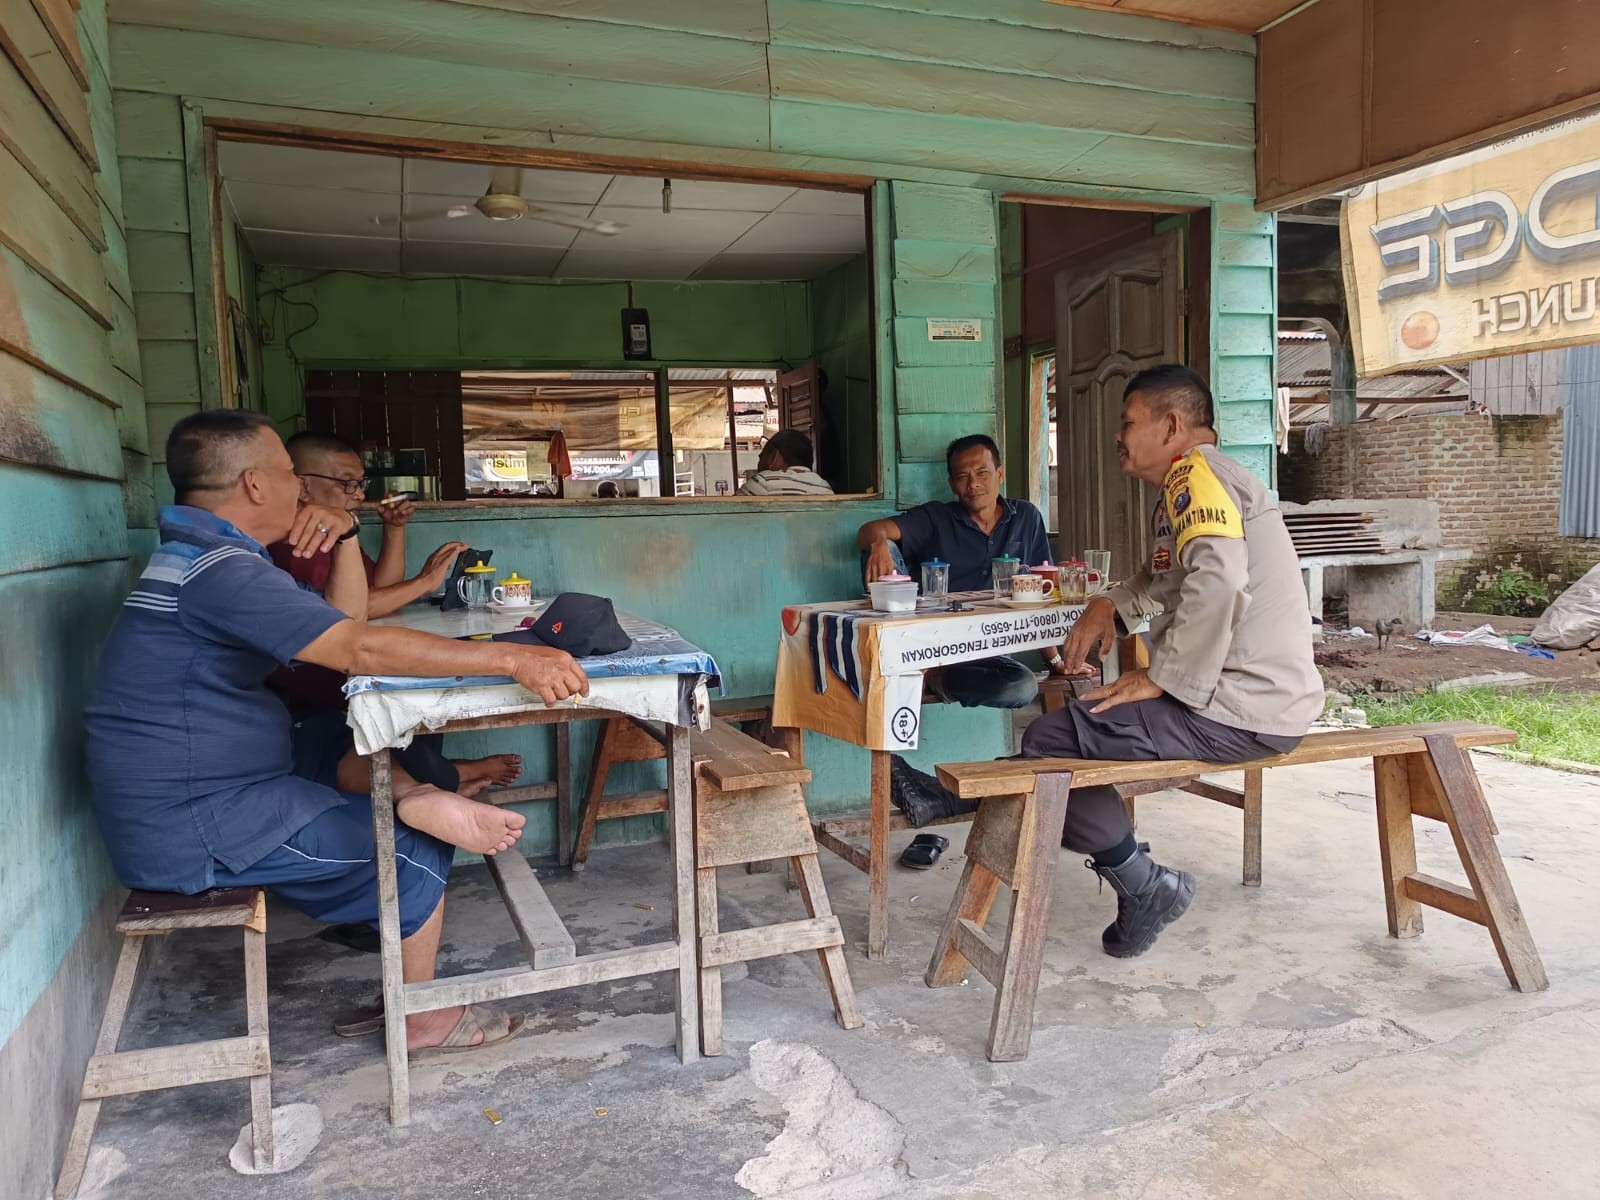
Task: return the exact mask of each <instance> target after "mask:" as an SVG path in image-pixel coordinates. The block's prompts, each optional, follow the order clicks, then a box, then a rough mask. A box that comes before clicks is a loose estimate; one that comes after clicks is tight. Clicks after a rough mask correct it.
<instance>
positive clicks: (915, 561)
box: [856, 433, 1065, 861]
mask: <svg viewBox="0 0 1600 1200" xmlns="http://www.w3.org/2000/svg"><path fill="white" fill-rule="evenodd" d="M945 465H946V467H947V468H948V470H949V474H950V490H951V491H952V492H954V493H955V494H956V498H955V499H954V500H933V501H929V502H928V503H927V504H919V505H918V506H917V507H916V508H913V509H910V510H908V511H906V512H903V513H901V514H899V515H898V516H895V517H885V518H883V519H882V520H878V521H868V522H867V523H866V524H865V525H863V526H862V527H861V530H860V532H859V533H858V534H857V535H856V544H857V545H859V546H860V547H861V549H862V551H863V552H864V555H863V557H864V559H865V570H866V578H867V582H868V583H871V582H872V581H873V580H874V579H878V578H880V577H881V576H884V575H890V574H894V573H904V574H907V575H911V576H912V577H913V578H916V576H917V574H918V573H919V572H920V571H921V565H922V563H924V562H926V561H927V560H929V559H935V558H937V559H943V560H944V561H945V562H948V563H949V564H950V590H951V591H952V592H974V591H981V590H984V589H987V588H989V587H990V586H991V585H992V582H993V578H992V575H991V567H992V564H993V561H994V560H995V559H997V558H999V557H1001V556H1002V555H1010V556H1011V557H1012V558H1015V559H1017V560H1018V561H1019V562H1020V563H1023V564H1026V565H1028V566H1038V565H1039V564H1041V563H1045V562H1049V561H1050V544H1049V541H1048V540H1047V538H1046V536H1045V527H1044V517H1042V516H1041V515H1040V513H1039V510H1038V509H1037V508H1035V507H1034V506H1033V505H1031V504H1029V503H1028V502H1027V501H1026V500H1011V499H1008V498H1006V497H1005V496H1004V495H1002V494H1001V488H1002V486H1003V485H1004V483H1005V478H1006V471H1005V467H1003V466H1002V465H1001V463H1000V447H998V446H997V445H995V442H994V439H993V438H991V437H988V436H987V435H985V434H981V433H975V434H971V435H969V436H967V437H963V438H957V439H956V440H955V441H953V442H951V443H950V446H949V448H948V449H946V451H945ZM1046 661H1047V662H1048V663H1049V665H1050V670H1051V671H1052V672H1055V673H1057V674H1065V663H1064V660H1063V659H1062V657H1061V652H1060V650H1059V649H1052V650H1051V651H1050V652H1049V653H1048V654H1047V655H1046ZM923 688H924V690H925V691H926V692H928V693H931V694H932V695H933V696H935V697H937V698H938V699H940V700H943V701H946V702H947V703H952V704H962V705H965V706H967V707H968V708H1008V709H1009V708H1024V707H1026V706H1027V705H1029V704H1031V703H1033V698H1034V697H1035V696H1037V695H1038V694H1039V682H1038V679H1037V678H1036V677H1035V675H1034V673H1033V668H1032V667H1030V666H1029V665H1028V664H1027V663H1024V662H1020V661H1018V660H1017V659H1015V658H1011V657H1010V656H1008V655H1002V656H1000V657H998V658H986V659H983V660H982V661H980V662H970V663H954V664H952V665H950V666H948V667H940V668H938V669H936V670H932V671H929V672H928V673H927V676H926V678H925V680H924V682H923ZM890 786H891V790H892V793H893V796H894V801H895V803H896V804H897V805H898V806H899V807H900V808H901V809H903V810H904V811H905V812H906V813H907V814H908V815H911V816H912V819H913V820H918V819H919V817H918V816H917V814H918V813H923V814H924V815H930V814H931V815H938V812H935V811H933V810H932V809H930V798H936V799H938V800H942V799H944V798H946V797H948V793H947V792H945V791H944V789H943V788H942V787H941V786H940V785H939V781H938V780H936V779H934V778H933V777H932V776H930V775H927V774H925V773H923V772H921V771H917V770H915V769H914V768H912V767H911V766H910V765H909V764H907V763H906V762H904V761H903V760H901V759H900V757H899V756H898V755H896V756H895V758H894V759H893V761H892V763H891V770H890ZM933 807H934V808H937V807H938V806H937V804H934V806H933ZM940 811H942V810H940ZM902 861H906V860H902Z"/></svg>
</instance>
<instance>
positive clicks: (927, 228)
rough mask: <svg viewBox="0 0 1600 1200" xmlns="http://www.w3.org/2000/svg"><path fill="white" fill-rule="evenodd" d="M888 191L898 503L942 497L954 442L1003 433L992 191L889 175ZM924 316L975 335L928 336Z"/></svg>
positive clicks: (947, 493)
mask: <svg viewBox="0 0 1600 1200" xmlns="http://www.w3.org/2000/svg"><path fill="white" fill-rule="evenodd" d="M893 195H894V242H893V248H892V266H891V270H892V274H893V280H894V282H893V295H894V368H895V371H894V389H895V391H894V394H895V437H896V445H897V458H898V460H899V468H898V471H899V492H898V495H897V497H896V499H897V500H898V501H899V503H900V504H901V505H902V506H906V505H910V504H920V503H922V502H923V501H925V500H944V499H948V498H949V497H950V485H949V472H948V471H947V470H946V469H945V456H944V452H945V447H946V446H948V445H949V444H950V442H951V441H952V440H954V439H955V438H958V437H962V436H965V435H966V434H970V433H986V434H988V435H989V436H990V437H992V438H994V439H995V440H996V441H997V442H999V441H1002V439H1003V436H1004V435H1003V431H1002V429H1001V414H1002V405H1001V401H1002V392H1001V379H1000V375H999V363H1000V346H999V342H998V340H997V338H998V336H999V328H1000V326H999V323H998V322H997V321H996V319H995V315H996V313H997V312H998V307H999V279H1000V274H999V270H1000V259H999V253H998V249H997V247H998V244H999V227H998V221H997V209H996V205H995V198H994V196H993V195H991V194H990V193H988V192H984V191H979V190H977V189H975V188H957V187H945V186H940V185H937V184H926V183H907V182H896V183H895V184H894V185H893ZM930 318H936V319H953V320H964V321H965V320H970V321H974V322H976V323H977V324H978V326H979V329H980V331H981V339H982V340H980V341H976V342H944V341H934V340H933V338H932V335H931V333H930V327H929V324H928V321H929V319H930Z"/></svg>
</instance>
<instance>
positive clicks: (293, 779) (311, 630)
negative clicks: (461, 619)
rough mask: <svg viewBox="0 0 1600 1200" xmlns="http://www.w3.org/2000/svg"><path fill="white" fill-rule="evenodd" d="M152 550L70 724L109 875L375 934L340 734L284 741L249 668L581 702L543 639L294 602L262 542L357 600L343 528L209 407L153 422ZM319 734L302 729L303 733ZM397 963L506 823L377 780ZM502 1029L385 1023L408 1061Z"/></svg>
mask: <svg viewBox="0 0 1600 1200" xmlns="http://www.w3.org/2000/svg"><path fill="white" fill-rule="evenodd" d="M166 462H167V473H168V475H169V476H171V479H172V486H173V490H174V492H175V494H176V497H177V499H178V503H177V504H175V505H170V506H168V507H166V508H163V509H162V510H161V514H160V531H161V546H160V548H159V549H158V550H157V551H156V552H155V554H154V555H152V556H151V559H150V563H149V566H147V567H146V568H145V571H144V573H143V575H142V576H141V577H140V579H139V582H138V583H137V585H136V586H135V587H134V589H133V591H132V592H131V593H130V594H129V596H128V598H127V600H126V601H125V603H124V605H123V609H122V613H121V615H120V616H119V617H118V618H117V621H116V623H115V624H114V625H113V626H112V629H111V633H110V636H109V637H108V639H107V641H106V645H105V648H104V652H103V654H102V657H101V661H100V666H99V669H98V672H97V674H96V677H95V683H94V689H93V699H92V700H91V701H90V704H89V706H88V709H87V711H86V714H85V717H86V725H87V731H88V758H89V773H90V778H91V781H92V783H93V785H94V805H95V811H96V815H97V816H98V818H99V821H100V827H101V831H102V833H103V834H104V836H105V840H106V847H107V849H108V850H109V852H110V855H111V860H112V863H113V865H114V866H115V868H116V871H117V874H118V877H119V878H120V879H121V880H122V882H123V883H124V884H126V885H127V886H128V887H132V888H144V889H148V890H153V891H168V892H184V893H194V892H200V891H203V890H205V889H207V888H211V887H233V886H242V885H252V884H253V885H262V886H266V887H268V888H269V889H271V890H272V891H273V892H275V893H277V894H278V895H280V896H282V897H283V898H284V899H285V900H287V901H288V902H289V903H291V904H293V905H294V906H295V907H297V908H299V909H301V910H302V911H304V912H306V913H308V914H310V915H311V916H314V917H317V918H318V919H321V920H325V921H329V922H335V923H338V922H348V921H365V922H368V923H372V924H375V923H376V921H377V879H376V870H375V867H374V847H373V841H372V824H371V813H372V809H371V799H370V797H369V796H368V794H367V793H368V792H369V791H370V781H369V778H368V772H367V765H366V762H365V760H363V759H361V758H359V757H357V756H356V754H355V752H354V749H353V747H351V746H350V745H349V744H348V742H347V741H346V740H344V739H342V738H341V739H340V740H339V741H337V742H330V741H329V739H328V738H327V737H325V736H314V737H297V735H296V734H297V731H296V728H295V727H294V726H293V725H292V724H291V720H290V716H289V712H288V710H287V709H286V708H285V707H284V705H283V703H282V701H280V700H279V699H278V698H277V697H276V696H275V695H273V693H272V692H270V691H269V690H268V689H267V686H266V679H267V675H268V674H269V673H270V672H271V671H272V670H273V668H274V667H277V666H282V665H286V664H288V663H289V662H291V661H295V660H299V661H303V662H311V663H316V664H318V665H321V666H325V667H329V668H331V669H333V670H336V671H342V672H345V673H347V674H355V675H377V674H393V675H421V676H442V675H507V676H510V677H512V678H514V679H516V681H517V682H518V683H520V684H522V685H523V686H524V687H526V688H527V689H529V690H530V691H532V692H535V693H537V694H538V695H539V696H540V697H541V698H542V699H543V700H544V701H545V703H547V704H554V703H557V702H558V701H560V700H563V699H566V698H567V697H569V696H572V695H576V694H578V693H586V692H587V691H588V681H587V679H586V678H585V677H584V674H583V672H582V670H581V669H580V668H579V667H578V665H577V664H576V663H575V662H574V661H573V659H572V658H571V657H570V656H569V655H567V654H564V653H562V652H560V651H557V650H552V649H549V648H545V647H535V646H524V645H517V644H513V643H506V642H471V641H452V640H450V639H448V638H441V637H433V636H431V635H428V634H423V633H416V632H414V631H411V630H406V629H374V628H371V627H369V626H368V625H367V624H366V622H365V621H364V620H362V619H356V618H352V617H350V616H347V615H346V614H345V613H344V612H342V611H340V610H339V609H337V608H335V607H333V606H332V605H330V604H329V603H328V602H327V601H325V600H324V599H322V598H321V597H320V596H317V595H314V594H312V593H310V592H307V591H305V590H303V589H301V588H300V587H299V586H298V585H297V584H296V583H295V582H294V580H293V579H291V578H290V577H289V576H288V575H287V574H285V573H284V572H283V571H281V570H279V569H278V568H277V567H276V566H274V565H273V563H272V560H271V559H270V558H269V557H268V555H267V553H266V551H265V549H264V547H265V546H266V545H268V544H271V543H273V542H278V541H281V540H284V539H285V538H287V540H288V541H289V542H290V543H291V544H292V545H293V547H294V550H293V553H294V554H296V555H297V556H300V557H309V556H311V555H315V554H319V553H322V552H324V551H331V552H332V555H333V566H332V572H331V577H332V578H334V579H340V580H348V581H351V582H353V583H357V584H359V585H360V586H362V587H363V588H364V585H365V578H364V575H363V571H362V565H361V551H360V548H359V546H358V545H357V543H356V541H355V537H354V535H355V532H356V529H357V525H356V523H355V521H354V519H353V518H352V517H351V515H350V514H349V513H347V512H344V511H342V510H340V509H337V508H324V507H321V506H317V505H307V506H304V507H302V506H301V505H300V503H299V499H300V480H299V478H298V477H297V476H296V475H295V470H294V463H293V462H292V461H291V460H290V458H289V455H288V452H287V451H286V450H285V449H284V446H283V443H282V442H281V441H280V440H279V439H278V436H277V434H276V433H275V432H274V431H273V427H272V423H271V421H270V420H269V419H268V418H266V417H265V416H262V415H261V414H258V413H248V412H240V411H237V410H214V411H208V412H200V413H196V414H194V415H192V416H189V417H186V418H184V419H183V420H182V421H180V422H178V424H177V425H176V426H174V427H173V430H172V433H171V435H170V437H169V438H168V440H167V451H166ZM321 732H322V731H321V730H319V734H320V733H321ZM394 795H395V811H396V815H397V817H398V822H397V828H396V838H395V842H396V849H397V852H398V853H397V857H398V866H399V885H400V918H401V932H402V937H403V941H402V942H401V955H402V962H403V966H404V974H405V978H406V980H407V981H408V982H412V981H418V980H426V979H431V978H433V972H434V961H435V958H436V955H437V951H438V946H439V934H440V930H441V928H442V922H443V915H444V908H443V903H442V902H443V896H444V882H445V876H446V875H447V874H448V872H449V866H450V859H451V857H452V855H453V854H454V852H455V847H457V846H460V847H462V848H463V849H467V850H470V851H474V852H477V853H480V854H494V853H496V852H497V851H500V850H505V849H507V848H508V847H510V846H511V844H512V843H513V842H514V841H515V840H516V838H517V837H518V835H519V834H520V833H521V831H522V826H523V824H524V820H525V818H523V817H522V816H521V815H520V814H518V813H515V812H511V811H509V810H502V809H499V808H497V807H495V806H494V805H490V804H483V803H479V802H478V801H475V800H469V799H467V798H466V797H464V796H459V795H456V794H454V793H451V792H445V791H442V790H440V789H439V788H436V787H431V786H428V785H425V784H419V783H418V782H417V781H416V780H414V779H411V778H410V777H409V776H407V775H406V774H405V773H404V772H403V771H401V770H399V769H396V770H395V772H394ZM522 1023H523V1018H522V1017H521V1016H520V1015H517V1016H514V1017H508V1016H507V1015H506V1014H504V1013H499V1012H495V1011H493V1010H489V1009H485V1008H480V1007H478V1006H467V1007H465V1008H455V1009H449V1010H443V1011H441V1012H438V1013H421V1014H416V1015H413V1016H410V1017H407V1018H406V1032H407V1043H408V1046H409V1047H410V1048H411V1049H413V1050H420V1049H424V1048H432V1047H443V1048H446V1049H464V1048H467V1047H470V1046H474V1045H482V1044H485V1043H487V1042H493V1041H499V1040H503V1039H504V1038H506V1037H509V1036H511V1035H512V1034H514V1033H515V1032H517V1030H519V1029H520V1028H521V1027H522Z"/></svg>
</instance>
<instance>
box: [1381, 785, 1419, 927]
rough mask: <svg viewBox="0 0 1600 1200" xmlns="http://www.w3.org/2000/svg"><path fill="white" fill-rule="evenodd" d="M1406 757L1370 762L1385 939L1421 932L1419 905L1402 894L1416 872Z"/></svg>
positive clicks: (1414, 839)
mask: <svg viewBox="0 0 1600 1200" xmlns="http://www.w3.org/2000/svg"><path fill="white" fill-rule="evenodd" d="M1409 757H1410V756H1409V755H1398V754H1395V755H1384V756H1382V757H1379V758H1375V759H1373V760H1372V775H1373V785H1374V790H1375V791H1376V793H1377V797H1378V853H1379V855H1380V856H1381V858H1382V860H1383V903H1384V907H1385V909H1386V910H1387V911H1388V915H1389V936H1390V937H1395V938H1413V937H1416V936H1417V935H1418V934H1420V933H1421V932H1422V905H1420V904H1418V903H1417V902H1416V901H1415V900H1413V899H1412V898H1411V897H1410V896H1408V895H1407V894H1406V876H1407V875H1410V874H1412V873H1413V872H1414V871H1415V870H1416V869H1417V840H1416V831H1415V830H1414V829H1413V828H1412V824H1411V779H1410V775H1409V773H1408V771H1407V769H1406V759H1407V758H1409Z"/></svg>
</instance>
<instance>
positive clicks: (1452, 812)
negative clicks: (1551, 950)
mask: <svg viewBox="0 0 1600 1200" xmlns="http://www.w3.org/2000/svg"><path fill="white" fill-rule="evenodd" d="M1422 740H1423V742H1424V743H1425V744H1426V745H1427V747H1428V758H1429V760H1430V761H1431V763H1432V765H1433V768H1434V770H1435V771H1437V772H1438V776H1439V784H1440V791H1441V792H1442V793H1443V795H1444V801H1445V804H1444V811H1445V817H1446V819H1447V822H1448V824H1449V826H1450V836H1451V837H1452V838H1453V839H1454V840H1455V844H1456V853H1457V854H1458V855H1459V856H1460V858H1461V865H1462V867H1463V868H1464V869H1465V870H1466V873H1467V882H1468V883H1469V884H1471V885H1472V891H1473V894H1474V895H1476V896H1477V898H1478V904H1479V906H1480V907H1481V909H1482V912H1483V918H1484V924H1485V925H1487V926H1488V927H1489V936H1490V937H1491V938H1493V939H1494V948H1495V953H1496V954H1498V955H1499V956H1500V965H1501V966H1502V967H1504V968H1505V972H1506V977H1507V978H1508V979H1510V980H1511V986H1512V987H1514V988H1516V989H1517V991H1519V992H1537V991H1542V990H1544V989H1545V988H1547V987H1549V986H1550V981H1549V980H1548V979H1547V978H1546V977H1545V973H1544V964H1543V963H1542V962H1541V961H1540V959H1539V951H1538V949H1537V948H1535V946H1534V944H1533V934H1532V933H1531V932H1530V931H1529V929H1528V922H1527V919H1526V918H1525V917H1524V916H1523V915H1522V906H1521V905H1520V904H1519V903H1517V894H1516V892H1515V891H1513V890H1512V888H1511V877H1510V876H1509V875H1508V874H1506V864H1505V860H1504V859H1502V858H1501V857H1500V848H1499V847H1498V846H1496V845H1495V842H1494V832H1493V829H1494V822H1493V820H1492V819H1491V818H1490V816H1489V804H1488V802H1487V801H1486V800H1485V799H1484V798H1483V792H1482V790H1481V789H1480V788H1479V786H1478V776H1477V773H1476V772H1475V771H1473V769H1472V764H1471V762H1469V761H1468V759H1467V751H1466V750H1463V749H1462V748H1461V747H1460V746H1459V745H1457V744H1456V740H1455V738H1453V737H1451V736H1450V735H1449V734H1440V733H1430V734H1427V735H1426V736H1424V737H1423V739H1422Z"/></svg>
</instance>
